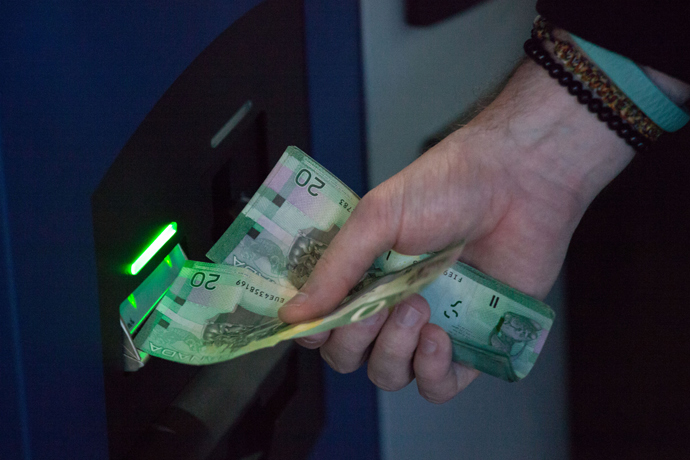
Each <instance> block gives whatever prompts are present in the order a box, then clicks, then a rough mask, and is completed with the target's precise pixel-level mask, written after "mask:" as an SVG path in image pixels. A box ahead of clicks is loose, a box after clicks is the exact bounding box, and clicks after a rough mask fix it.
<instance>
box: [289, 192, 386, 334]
mask: <svg viewBox="0 0 690 460" xmlns="http://www.w3.org/2000/svg"><path fill="white" fill-rule="evenodd" d="M386 196H388V197H395V196H396V194H382V193H379V192H377V191H376V189H375V190H374V191H372V193H369V194H367V195H366V196H365V197H364V198H362V200H361V201H360V202H359V204H358V206H357V207H356V208H355V210H354V211H353V212H352V215H351V216H350V218H349V219H348V220H347V222H346V223H345V225H343V228H342V230H340V232H338V234H337V235H336V236H335V238H334V239H333V241H332V242H331V244H330V245H329V247H328V249H326V251H325V252H324V254H323V256H321V259H320V260H319V262H318V263H317V264H316V266H315V267H314V270H313V271H312V273H311V275H310V276H309V278H308V279H307V282H306V283H305V284H304V286H302V288H301V289H300V292H299V293H298V294H297V295H296V296H295V297H293V298H292V299H290V301H288V302H287V303H286V304H285V305H284V306H283V307H282V308H281V309H280V310H279V311H278V316H279V317H280V319H281V320H282V321H285V322H286V323H296V322H300V321H306V320H309V319H312V318H316V317H320V316H323V315H325V314H327V313H329V312H331V311H332V310H333V309H335V308H336V307H337V306H338V304H339V303H340V302H341V301H342V300H343V299H344V298H345V297H346V296H347V294H348V292H349V291H350V290H351V289H352V288H353V287H354V286H355V285H356V284H357V282H359V280H360V279H361V278H362V276H363V275H364V273H365V272H366V271H367V269H368V268H369V267H371V265H372V264H373V263H374V261H375V260H376V257H378V256H379V255H380V254H383V253H384V252H385V251H387V250H389V249H391V248H392V247H393V245H394V243H395V236H396V234H397V228H398V222H399V212H398V210H399V204H398V203H395V202H393V200H395V198H392V199H387V198H385V197H386Z"/></svg>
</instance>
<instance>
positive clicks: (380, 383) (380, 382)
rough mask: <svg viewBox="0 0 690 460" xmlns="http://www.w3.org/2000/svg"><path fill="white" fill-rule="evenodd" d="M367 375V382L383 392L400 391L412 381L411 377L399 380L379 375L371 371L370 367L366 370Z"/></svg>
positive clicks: (398, 378)
mask: <svg viewBox="0 0 690 460" xmlns="http://www.w3.org/2000/svg"><path fill="white" fill-rule="evenodd" d="M367 375H368V376H369V380H371V383H373V384H374V385H376V386H377V387H379V388H380V389H382V390H383V391H398V390H402V389H403V388H405V387H406V386H407V385H408V384H409V383H410V382H411V381H412V378H411V377H409V378H404V377H402V378H401V377H394V376H390V375H388V376H386V375H381V374H380V373H379V372H376V370H372V368H371V367H370V368H369V369H368V370H367Z"/></svg>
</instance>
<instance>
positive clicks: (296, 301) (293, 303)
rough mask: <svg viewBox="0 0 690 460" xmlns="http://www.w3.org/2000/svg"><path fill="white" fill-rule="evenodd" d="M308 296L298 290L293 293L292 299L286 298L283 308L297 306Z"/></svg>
mask: <svg viewBox="0 0 690 460" xmlns="http://www.w3.org/2000/svg"><path fill="white" fill-rule="evenodd" d="M308 297H309V296H308V295H307V294H305V293H304V292H298V293H297V294H295V296H294V297H293V298H292V299H290V300H288V302H287V303H286V304H285V305H283V307H284V308H285V307H286V308H290V309H292V308H297V307H299V306H300V305H302V304H303V303H304V302H306V301H307V298H308Z"/></svg>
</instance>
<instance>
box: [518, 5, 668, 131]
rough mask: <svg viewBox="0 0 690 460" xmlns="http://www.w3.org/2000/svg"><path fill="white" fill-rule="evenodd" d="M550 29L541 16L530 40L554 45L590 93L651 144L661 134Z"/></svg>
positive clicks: (536, 21)
mask: <svg viewBox="0 0 690 460" xmlns="http://www.w3.org/2000/svg"><path fill="white" fill-rule="evenodd" d="M551 32H552V26H551V24H550V23H548V22H547V21H546V20H545V19H544V18H543V17H541V16H537V18H536V19H535V20H534V28H533V29H532V38H536V39H548V40H549V41H551V42H552V43H554V45H555V49H554V51H555V54H556V56H557V57H558V58H559V59H560V60H561V61H562V63H563V65H564V66H565V68H566V69H567V70H569V71H570V72H573V73H574V74H575V75H576V76H577V77H578V79H579V80H580V81H581V82H582V83H584V84H586V85H587V86H588V87H589V88H590V89H591V90H593V91H594V92H595V93H596V94H597V95H598V96H599V97H600V98H601V100H602V101H603V102H604V104H606V105H607V106H608V107H609V108H610V109H611V110H612V111H613V112H614V113H616V115H618V116H620V117H621V119H622V120H624V121H626V122H627V123H628V124H629V125H630V126H631V127H632V128H633V129H634V130H635V131H637V132H638V133H640V134H642V135H643V136H645V137H646V138H647V139H649V140H650V141H655V140H657V139H658V138H659V136H660V135H661V134H662V133H663V131H662V129H661V128H659V126H658V125H657V124H656V123H654V121H652V120H651V119H650V118H649V117H647V116H646V115H645V113H644V112H643V111H642V110H640V109H639V107H637V105H635V103H634V102H632V101H631V100H630V98H628V97H627V96H626V95H625V93H623V91H621V90H620V89H619V88H618V87H617V86H616V85H615V84H614V83H613V82H611V80H610V79H609V78H608V77H607V76H606V75H605V74H604V73H603V72H601V71H600V70H599V69H598V68H597V67H596V65H594V64H592V63H591V62H590V61H589V60H588V59H587V58H586V57H584V56H583V55H582V54H581V53H580V52H578V51H577V50H576V48H575V47H574V46H573V45H572V44H570V43H568V42H566V41H563V40H559V39H557V38H555V37H554V36H553V35H552V33H551Z"/></svg>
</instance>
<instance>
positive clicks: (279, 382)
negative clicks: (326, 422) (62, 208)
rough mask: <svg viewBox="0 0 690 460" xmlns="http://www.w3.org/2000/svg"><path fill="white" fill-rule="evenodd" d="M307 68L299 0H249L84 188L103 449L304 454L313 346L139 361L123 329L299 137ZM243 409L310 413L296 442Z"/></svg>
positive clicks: (315, 373) (119, 454) (317, 397)
mask: <svg viewBox="0 0 690 460" xmlns="http://www.w3.org/2000/svg"><path fill="white" fill-rule="evenodd" d="M305 69H306V63H305V47H304V14H303V3H302V0H267V1H264V2H262V3H260V4H259V5H258V6H257V7H255V8H254V9H252V10H250V11H249V12H248V13H247V14H246V15H244V16H243V17H242V18H240V19H239V20H237V21H236V22H235V23H233V24H232V25H231V26H230V27H229V28H228V29H227V30H226V31H225V32H223V33H222V34H221V35H220V36H219V37H218V38H217V39H216V40H215V41H213V42H212V43H211V44H210V45H209V46H208V47H207V48H206V49H205V50H204V51H203V52H202V53H201V54H200V55H199V56H198V57H197V58H196V59H195V60H194V61H193V62H192V63H191V64H190V65H189V67H188V68H187V69H186V70H185V71H184V72H183V73H182V74H181V75H180V76H179V77H178V78H177V80H176V81H175V82H174V83H173V85H172V86H171V87H170V88H169V89H168V90H167V91H166V92H165V94H164V95H163V96H162V98H161V99H160V100H159V101H158V102H157V103H156V105H155V106H154V107H153V109H152V110H151V111H150V113H149V114H148V115H147V116H146V117H145V119H144V120H143V121H142V123H141V124H140V126H139V127H138V128H137V130H136V131H135V133H134V134H133V135H132V137H131V138H130V139H129V141H128V142H127V143H126V145H125V146H124V147H123V149H122V151H121V152H120V154H119V155H118V156H117V158H116V159H115V162H114V163H113V164H112V166H111V167H110V169H109V170H108V171H107V173H106V175H105V176H104V177H103V179H102V181H101V182H100V184H99V186H98V188H97V189H96V191H95V192H94V194H93V196H92V211H93V225H94V239H95V249H96V257H97V270H98V283H99V304H100V305H99V308H100V319H101V336H102V342H103V363H104V372H105V393H106V394H105V396H106V398H105V399H106V409H107V415H108V434H109V449H110V456H111V458H165V456H166V453H169V454H170V455H171V456H173V457H175V458H208V457H209V455H211V453H212V452H217V451H218V449H220V448H221V446H226V447H224V448H227V449H231V450H232V449H236V450H237V449H239V450H237V451H236V452H235V451H232V452H235V453H236V454H237V455H238V457H242V456H244V453H247V454H251V453H252V452H266V451H268V449H269V448H270V450H271V452H280V451H281V450H285V452H292V453H299V452H301V451H305V453H304V455H307V453H308V450H309V447H310V445H311V443H310V442H304V440H305V439H307V440H309V439H311V440H312V442H313V440H315V439H316V436H317V435H318V432H319V430H320V427H321V425H322V420H323V402H322V391H321V383H320V370H319V369H320V362H319V361H318V359H316V361H313V360H314V358H315V357H314V356H313V354H309V355H308V354H305V353H303V352H302V351H298V350H296V349H295V348H292V347H291V346H289V345H286V346H283V347H275V348H273V349H270V350H266V352H259V353H255V354H252V355H251V357H247V358H248V359H241V358H240V359H237V360H233V361H231V362H228V363H221V364H217V365H212V366H206V367H202V368H199V367H194V366H187V365H180V364H176V363H172V362H168V361H164V360H160V359H151V360H150V361H149V362H148V363H146V365H145V366H144V365H143V364H144V363H145V361H144V360H142V359H141V358H142V356H141V353H140V352H139V351H138V350H136V348H133V346H132V341H131V339H132V336H133V334H136V332H137V326H138V325H139V324H141V322H142V321H145V319H146V314H147V313H148V312H149V311H150V310H151V309H152V307H153V306H154V305H155V303H156V299H154V298H153V297H156V295H157V294H160V292H159V291H160V290H161V289H162V287H163V286H164V285H165V283H166V280H167V279H168V278H169V277H171V276H174V269H175V268H174V267H178V268H177V269H179V266H180V265H181V264H183V263H184V260H186V258H189V259H192V260H206V259H205V254H206V252H207V251H208V249H210V247H211V246H212V245H213V243H214V242H215V241H216V240H217V239H218V238H219V237H220V235H221V234H222V233H223V231H224V230H225V229H226V228H227V227H228V226H229V225H230V223H232V221H233V219H234V218H235V217H236V216H237V215H238V214H239V212H240V211H241V209H242V208H243V207H244V205H245V203H246V201H247V200H248V199H249V198H250V197H251V196H252V195H253V194H254V192H255V191H256V190H257V189H258V187H259V186H260V185H261V183H262V181H263V179H264V178H265V177H266V175H267V174H268V172H269V170H270V166H271V165H273V164H274V163H275V162H276V161H277V160H278V158H279V157H280V155H281V154H282V152H283V151H284V149H285V147H286V146H288V145H298V146H302V147H303V148H304V149H308V148H309V128H308V126H309V123H308V110H307V83H306V77H305ZM166 266H167V267H170V268H169V269H166V268H165V267H166ZM157 267H164V268H162V269H161V268H157ZM158 297H159V296H158ZM137 302H139V303H137ZM140 308H141V309H142V310H139V309H140ZM144 310H145V311H144ZM137 359H139V360H140V361H139V362H138V363H137V364H136V365H133V366H132V365H131V361H132V360H134V361H137ZM128 363H129V364H128ZM127 370H129V371H134V370H136V372H126V371H127ZM240 378H241V380H240ZM214 396H215V397H214ZM300 398H301V399H300ZM296 400H299V404H297V403H295V401H296ZM267 407H268V408H270V411H269V410H268V409H266V408H267ZM296 407H300V409H296ZM305 410H308V411H310V415H309V416H308V417H307V416H305V415H304V414H299V415H298V413H297V412H295V411H305ZM258 413H260V414H264V415H262V416H261V417H259V416H258V415H257V414H258ZM248 414H249V415H248ZM266 414H270V415H266ZM247 417H250V418H252V419H251V423H253V424H257V423H258V424H259V426H260V425H261V424H262V423H263V424H265V425H266V430H267V431H266V432H267V433H273V431H272V429H271V427H273V426H275V425H276V423H278V422H280V420H287V419H290V418H291V417H300V418H301V419H302V420H306V419H309V420H310V422H309V423H303V422H302V423H301V426H302V428H301V429H303V430H306V431H305V432H304V433H301V434H300V435H301V436H303V437H302V438H301V439H302V443H301V444H302V445H301V446H295V445H291V444H290V443H289V441H288V440H287V439H288V438H291V437H292V438H294V435H295V433H294V432H291V435H290V436H287V435H284V436H281V433H274V434H273V435H272V436H267V437H266V439H264V440H262V441H260V442H258V441H256V440H253V441H252V440H251V439H250V438H247V437H246V436H243V435H242V434H241V433H242V429H243V428H242V427H243V424H246V423H249V422H248V419H247ZM257 417H258V421H257ZM282 423H283V424H284V425H286V426H287V425H290V424H289V423H288V424H285V422H282ZM293 425H295V424H293ZM293 430H294V428H293ZM305 436H306V437H305ZM252 442H254V443H256V442H258V443H259V444H258V445H252V444H251V443H252ZM227 446H234V447H227ZM149 455H151V456H149ZM214 455H215V454H214ZM232 455H234V454H232V453H229V454H228V456H227V458H230V457H231V456H232ZM286 455H287V454H286ZM301 455H302V454H299V455H298V457H299V456H301ZM147 456H148V457H147ZM223 458H226V457H223ZM233 458H234V457H233Z"/></svg>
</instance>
